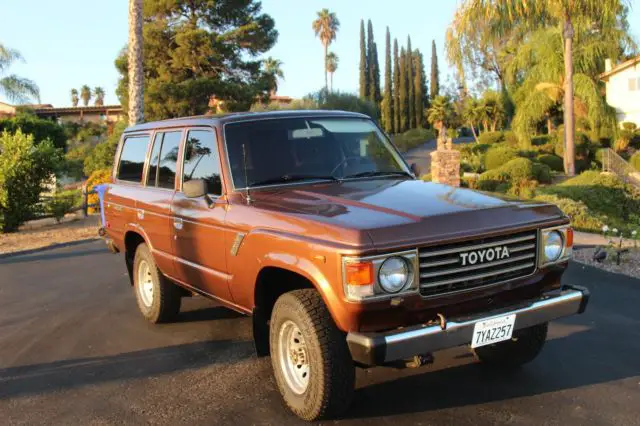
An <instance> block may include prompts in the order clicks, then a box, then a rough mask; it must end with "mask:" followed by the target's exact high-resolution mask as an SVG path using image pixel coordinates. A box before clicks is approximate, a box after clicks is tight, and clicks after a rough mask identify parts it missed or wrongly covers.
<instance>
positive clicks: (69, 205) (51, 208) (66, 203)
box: [47, 191, 80, 223]
mask: <svg viewBox="0 0 640 426" xmlns="http://www.w3.org/2000/svg"><path fill="white" fill-rule="evenodd" d="M79 201H80V193H79V192H78V191H64V192H58V193H56V194H55V195H54V196H53V198H52V199H51V200H50V201H49V203H48V204H47V210H48V212H49V213H50V214H51V215H52V216H53V218H54V219H55V220H56V222H58V223H60V222H61V221H62V219H63V218H64V215H66V214H67V213H70V212H71V211H72V210H73V208H74V207H76V206H77V205H78V202H79Z"/></svg>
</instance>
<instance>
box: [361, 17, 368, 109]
mask: <svg viewBox="0 0 640 426" xmlns="http://www.w3.org/2000/svg"><path fill="white" fill-rule="evenodd" d="M368 76H369V66H368V61H367V45H366V42H365V39H364V19H361V20H360V99H366V98H367V97H368V95H369V79H368Z"/></svg>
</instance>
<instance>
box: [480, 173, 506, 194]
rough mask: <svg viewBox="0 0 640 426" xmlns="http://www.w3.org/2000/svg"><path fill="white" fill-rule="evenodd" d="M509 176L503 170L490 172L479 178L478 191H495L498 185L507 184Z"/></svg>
mask: <svg viewBox="0 0 640 426" xmlns="http://www.w3.org/2000/svg"><path fill="white" fill-rule="evenodd" d="M508 181H509V175H508V174H507V173H505V172H503V171H501V170H497V169H495V170H489V171H486V172H484V173H482V174H481V175H480V177H479V178H478V182H477V185H478V189H480V190H482V191H495V190H496V189H497V187H498V185H500V184H502V183H507V182H508Z"/></svg>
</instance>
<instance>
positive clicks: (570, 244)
mask: <svg viewBox="0 0 640 426" xmlns="http://www.w3.org/2000/svg"><path fill="white" fill-rule="evenodd" d="M566 238H567V241H566V242H565V246H566V247H573V228H567V234H566Z"/></svg>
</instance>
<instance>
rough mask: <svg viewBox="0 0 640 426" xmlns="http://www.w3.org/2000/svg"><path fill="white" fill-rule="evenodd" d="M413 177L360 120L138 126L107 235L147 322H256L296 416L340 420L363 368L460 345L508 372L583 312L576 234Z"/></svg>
mask: <svg viewBox="0 0 640 426" xmlns="http://www.w3.org/2000/svg"><path fill="white" fill-rule="evenodd" d="M412 170H413V168H411V167H408V166H407V164H406V163H405V161H404V159H403V158H402V156H401V155H400V154H399V152H398V151H397V149H396V148H395V147H394V146H393V145H392V143H391V142H390V141H389V139H388V137H387V136H386V135H385V134H384V133H383V132H382V131H381V130H380V129H379V128H378V126H377V125H376V124H375V123H374V122H373V121H372V120H370V119H369V118H368V117H366V116H364V115H361V114H356V113H347V112H338V111H287V112H270V113H241V114H229V115H224V116H211V117H194V118H183V119H174V120H167V121H160V122H154V123H146V124H141V125H136V126H133V127H130V128H128V129H127V130H126V131H125V133H124V135H123V137H122V140H121V141H120V145H119V148H118V150H117V153H116V161H115V166H114V169H113V180H112V183H111V184H110V185H109V188H108V189H107V192H106V194H105V196H104V200H103V201H104V212H105V221H104V229H103V230H102V231H103V232H106V235H105V239H106V242H107V245H108V246H109V248H110V249H111V250H112V251H114V252H121V253H123V254H124V259H125V263H126V266H127V268H128V271H129V276H130V279H131V283H132V285H133V290H134V294H135V297H136V299H137V304H138V307H139V309H140V311H141V312H142V315H143V316H144V317H145V318H146V319H147V320H149V321H151V322H153V323H157V322H162V321H170V320H171V319H172V318H173V317H175V316H176V315H177V314H178V312H179V310H180V301H181V298H182V297H185V296H191V295H194V294H200V295H202V296H205V297H209V298H211V299H215V300H216V301H217V302H219V303H220V304H222V305H224V306H226V307H228V308H231V309H233V310H236V311H238V312H241V313H244V314H248V315H252V316H253V333H254V340H255V346H256V351H257V353H258V355H271V361H272V365H273V370H274V375H275V380H276V382H277V384H278V387H279V389H280V392H281V393H282V396H283V398H284V401H285V402H286V404H287V405H288V406H289V407H290V409H291V410H292V411H293V412H294V413H295V414H297V415H298V416H300V417H301V418H303V419H306V420H314V419H318V418H325V417H328V416H336V415H338V414H340V413H341V412H343V411H344V410H345V409H346V408H347V407H348V406H349V403H350V401H351V396H352V394H353V391H354V378H355V367H357V366H360V367H362V366H376V365H395V366H399V365H409V366H418V365H422V364H425V363H427V362H430V361H431V359H432V355H431V354H432V353H433V352H434V351H437V350H439V349H444V348H449V347H453V346H460V345H467V346H469V347H470V349H471V350H472V351H473V353H474V354H475V356H476V357H477V359H478V360H479V361H480V362H481V363H485V364H488V365H498V366H500V367H501V368H507V367H514V366H518V365H521V364H524V363H526V362H528V361H531V360H532V359H534V358H535V357H536V356H537V355H538V353H539V352H540V350H541V349H542V346H543V345H544V343H545V339H546V335H547V324H548V322H549V321H551V320H554V319H556V318H560V317H564V316H567V315H572V314H576V313H581V312H583V311H584V309H585V307H586V305H587V301H588V298H589V293H588V291H587V290H586V289H584V288H580V287H576V286H570V285H564V286H563V285H561V284H560V278H561V276H562V273H563V271H564V269H565V268H566V266H567V262H568V259H569V258H570V257H571V250H572V243H573V231H572V229H571V228H570V227H569V220H568V218H567V217H566V216H565V215H563V214H562V212H561V211H560V210H559V209H558V208H557V207H555V206H553V205H550V204H544V203H538V202H535V203H525V202H519V201H515V200H511V199H502V198H497V197H496V196H493V195H488V194H484V193H481V192H476V191H471V190H467V189H460V188H453V187H449V186H446V185H441V184H436V183H429V182H423V181H421V180H419V179H416V177H415V176H414V173H413V172H412Z"/></svg>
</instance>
